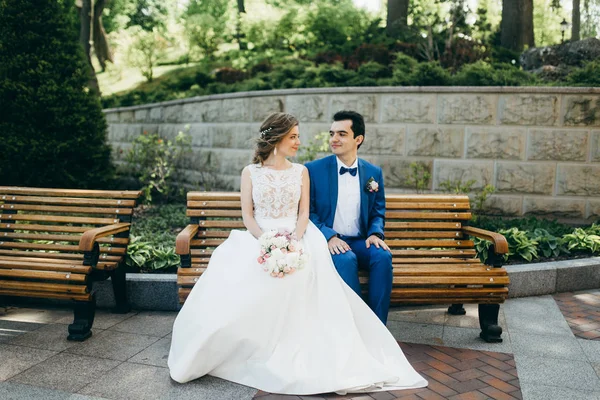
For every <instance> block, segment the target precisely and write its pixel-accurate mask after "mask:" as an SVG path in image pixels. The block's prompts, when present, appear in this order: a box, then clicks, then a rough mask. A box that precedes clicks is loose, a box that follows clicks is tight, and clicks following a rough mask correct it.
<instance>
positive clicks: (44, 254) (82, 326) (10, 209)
mask: <svg viewBox="0 0 600 400" xmlns="http://www.w3.org/2000/svg"><path fill="white" fill-rule="evenodd" d="M140 195H141V192H139V191H102V190H66V189H41V188H27V187H0V296H3V295H4V296H19V297H34V298H48V299H59V300H73V301H74V302H75V305H74V314H75V317H74V321H73V323H72V324H71V325H69V336H68V339H69V340H77V341H82V340H85V339H86V338H88V337H89V336H90V335H91V334H92V333H91V327H92V324H93V322H94V314H95V309H96V296H95V293H94V291H93V290H92V289H93V288H92V284H93V282H94V281H97V280H103V279H106V278H108V277H109V276H110V277H111V280H112V285H113V289H114V292H115V299H116V307H115V309H114V310H113V311H114V312H118V313H126V312H128V311H129V310H130V307H129V304H128V302H127V294H126V291H125V288H126V286H125V270H124V266H121V267H119V265H120V264H121V262H122V261H123V258H124V256H125V253H126V251H127V244H128V243H129V228H130V226H131V218H132V214H133V207H134V206H135V204H136V201H137V199H138V198H139V197H140Z"/></svg>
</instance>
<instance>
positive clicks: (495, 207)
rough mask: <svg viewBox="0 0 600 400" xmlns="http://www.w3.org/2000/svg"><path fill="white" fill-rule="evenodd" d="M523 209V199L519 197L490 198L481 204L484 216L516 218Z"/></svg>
mask: <svg viewBox="0 0 600 400" xmlns="http://www.w3.org/2000/svg"><path fill="white" fill-rule="evenodd" d="M522 209H523V199H522V198H521V197H519V196H497V195H496V196H491V197H489V198H488V199H487V200H486V201H485V203H484V204H483V212H484V214H486V215H503V216H518V215H521V212H522Z"/></svg>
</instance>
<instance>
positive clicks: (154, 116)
mask: <svg viewBox="0 0 600 400" xmlns="http://www.w3.org/2000/svg"><path fill="white" fill-rule="evenodd" d="M162 115H163V108H162V107H152V108H151V109H150V113H149V115H148V118H149V120H150V122H162V121H163V119H162Z"/></svg>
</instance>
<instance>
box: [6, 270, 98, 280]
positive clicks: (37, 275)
mask: <svg viewBox="0 0 600 400" xmlns="http://www.w3.org/2000/svg"><path fill="white" fill-rule="evenodd" d="M0 277H2V278H30V279H44V280H49V281H66V282H75V283H85V282H86V281H87V277H88V276H87V275H86V274H74V273H71V272H58V271H37V270H34V271H32V270H26V269H4V268H2V267H0Z"/></svg>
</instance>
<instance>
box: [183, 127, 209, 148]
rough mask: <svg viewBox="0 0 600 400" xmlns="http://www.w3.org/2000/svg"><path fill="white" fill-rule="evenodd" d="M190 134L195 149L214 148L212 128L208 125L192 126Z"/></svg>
mask: <svg viewBox="0 0 600 400" xmlns="http://www.w3.org/2000/svg"><path fill="white" fill-rule="evenodd" d="M188 133H189V135H190V136H191V137H192V146H193V147H211V146H212V136H211V134H210V127H208V126H206V124H201V123H195V124H190V130H189V132H188Z"/></svg>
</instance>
